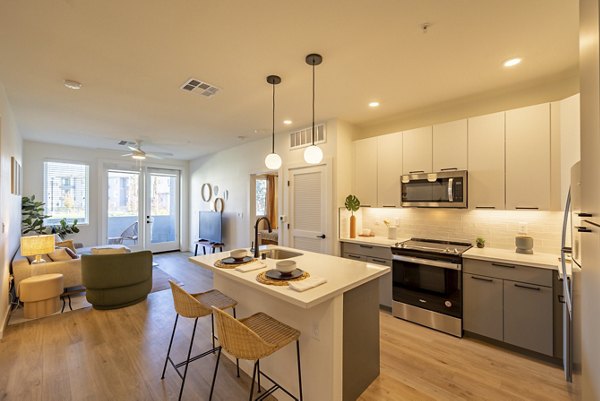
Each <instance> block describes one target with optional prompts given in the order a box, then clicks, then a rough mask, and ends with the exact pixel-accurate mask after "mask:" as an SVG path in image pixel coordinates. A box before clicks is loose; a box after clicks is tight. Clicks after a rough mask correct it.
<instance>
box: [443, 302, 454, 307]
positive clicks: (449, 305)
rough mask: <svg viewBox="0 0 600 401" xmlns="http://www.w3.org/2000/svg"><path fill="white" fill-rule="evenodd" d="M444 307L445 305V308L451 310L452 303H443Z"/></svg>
mask: <svg viewBox="0 0 600 401" xmlns="http://www.w3.org/2000/svg"><path fill="white" fill-rule="evenodd" d="M444 305H446V307H447V308H452V302H450V301H446V302H444Z"/></svg>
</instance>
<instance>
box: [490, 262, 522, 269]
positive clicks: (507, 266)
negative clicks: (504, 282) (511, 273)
mask: <svg viewBox="0 0 600 401" xmlns="http://www.w3.org/2000/svg"><path fill="white" fill-rule="evenodd" d="M492 266H496V267H506V268H509V269H514V268H516V266H515V265H505V264H504V263H492Z"/></svg>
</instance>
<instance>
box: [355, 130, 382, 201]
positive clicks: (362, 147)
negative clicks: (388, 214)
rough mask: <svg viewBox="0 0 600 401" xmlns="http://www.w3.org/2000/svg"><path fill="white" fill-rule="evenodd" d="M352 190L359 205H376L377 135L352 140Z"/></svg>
mask: <svg viewBox="0 0 600 401" xmlns="http://www.w3.org/2000/svg"><path fill="white" fill-rule="evenodd" d="M353 192H354V195H356V197H357V198H358V200H360V204H361V206H373V207H375V206H377V137H373V138H367V139H361V140H358V141H354V191H353Z"/></svg>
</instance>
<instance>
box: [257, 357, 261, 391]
mask: <svg viewBox="0 0 600 401" xmlns="http://www.w3.org/2000/svg"><path fill="white" fill-rule="evenodd" d="M256 369H257V370H258V393H259V394H260V359H259V360H257V361H256Z"/></svg>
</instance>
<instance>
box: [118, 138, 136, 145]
mask: <svg viewBox="0 0 600 401" xmlns="http://www.w3.org/2000/svg"><path fill="white" fill-rule="evenodd" d="M118 144H119V145H121V146H133V145H135V142H132V141H127V140H125V139H121V140H120V141H119V142H118Z"/></svg>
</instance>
